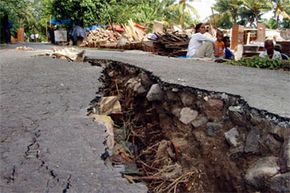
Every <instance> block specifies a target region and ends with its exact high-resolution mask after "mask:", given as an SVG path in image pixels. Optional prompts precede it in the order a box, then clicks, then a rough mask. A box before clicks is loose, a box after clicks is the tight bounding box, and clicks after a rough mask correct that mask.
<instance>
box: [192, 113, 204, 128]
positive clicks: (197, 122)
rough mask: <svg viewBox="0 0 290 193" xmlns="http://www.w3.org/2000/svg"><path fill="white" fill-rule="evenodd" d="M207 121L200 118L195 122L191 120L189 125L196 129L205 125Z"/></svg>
mask: <svg viewBox="0 0 290 193" xmlns="http://www.w3.org/2000/svg"><path fill="white" fill-rule="evenodd" d="M207 121H208V120H207V118H206V117H204V116H200V117H197V118H196V119H195V120H193V121H192V122H191V124H192V126H193V127H194V128H197V127H200V126H202V125H204V124H206V123H207Z"/></svg>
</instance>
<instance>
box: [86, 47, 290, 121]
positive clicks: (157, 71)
mask: <svg viewBox="0 0 290 193" xmlns="http://www.w3.org/2000/svg"><path fill="white" fill-rule="evenodd" d="M87 55H88V56H89V57H90V58H99V59H110V60H117V61H122V62H125V63H129V64H132V65H135V66H139V67H141V68H144V69H146V70H148V71H151V72H153V74H154V75H156V76H158V77H160V78H161V80H163V81H165V82H169V83H176V84H182V85H185V86H190V87H195V88H199V89H204V90H208V91H218V92H225V93H230V94H234V95H239V96H242V97H243V98H244V99H245V100H246V101H247V102H248V104H249V105H250V106H251V107H254V108H257V109H261V110H266V111H268V112H271V113H274V114H278V115H280V116H282V117H288V118H290V98H289V96H290V72H289V71H288V72H286V71H275V70H263V69H256V68H248V67H239V66H231V65H227V64H218V63H214V62H205V61H196V60H193V59H182V58H169V57H163V56H156V55H153V54H150V53H145V52H141V51H125V52H117V51H114V52H112V51H100V50H99V51H95V50H92V51H90V50H88V51H87Z"/></svg>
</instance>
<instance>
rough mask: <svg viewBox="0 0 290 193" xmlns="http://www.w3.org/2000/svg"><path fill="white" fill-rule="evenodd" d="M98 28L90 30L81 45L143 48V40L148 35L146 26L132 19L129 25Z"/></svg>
mask: <svg viewBox="0 0 290 193" xmlns="http://www.w3.org/2000/svg"><path fill="white" fill-rule="evenodd" d="M117 27H118V30H115V29H116V27H114V26H113V27H111V28H110V29H96V30H92V31H90V32H89V34H88V35H87V38H86V40H85V41H84V42H83V43H82V45H81V46H85V47H94V48H96V47H98V48H118V49H136V48H137V49H141V46H140V45H141V42H142V41H143V39H144V37H145V35H146V32H145V31H146V28H145V27H143V26H141V25H139V24H135V23H134V22H133V21H132V20H129V21H128V24H127V25H123V26H117Z"/></svg>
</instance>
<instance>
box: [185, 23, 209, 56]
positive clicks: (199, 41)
mask: <svg viewBox="0 0 290 193" xmlns="http://www.w3.org/2000/svg"><path fill="white" fill-rule="evenodd" d="M205 32H206V29H205V25H204V24H203V23H199V24H197V25H196V27H195V34H193V35H192V37H191V39H190V41H189V44H188V49H187V50H188V51H187V54H186V57H188V58H189V57H190V58H191V57H195V58H203V57H208V58H214V52H213V43H214V41H215V39H213V38H209V37H206V36H205V35H204V33H205Z"/></svg>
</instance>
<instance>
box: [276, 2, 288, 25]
mask: <svg viewBox="0 0 290 193" xmlns="http://www.w3.org/2000/svg"><path fill="white" fill-rule="evenodd" d="M272 2H273V4H274V15H275V17H276V23H277V26H279V20H280V18H279V16H280V15H282V16H283V17H284V18H286V19H290V16H289V14H290V2H289V0H272Z"/></svg>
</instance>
